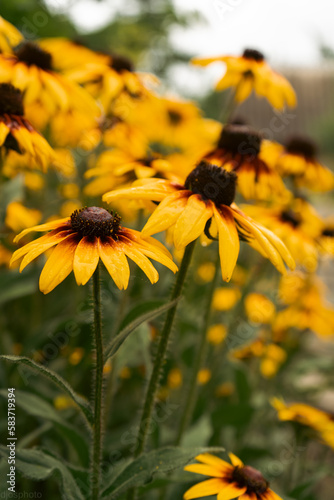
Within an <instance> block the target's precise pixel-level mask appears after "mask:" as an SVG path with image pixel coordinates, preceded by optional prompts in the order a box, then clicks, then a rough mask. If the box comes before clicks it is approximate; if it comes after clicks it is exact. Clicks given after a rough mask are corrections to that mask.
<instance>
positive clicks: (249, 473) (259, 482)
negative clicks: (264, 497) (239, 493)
mask: <svg viewBox="0 0 334 500" xmlns="http://www.w3.org/2000/svg"><path fill="white" fill-rule="evenodd" d="M232 479H233V481H235V482H236V483H237V484H238V486H240V487H241V488H244V487H245V486H246V488H247V493H255V494H257V495H261V494H262V493H264V492H265V491H266V490H267V489H268V486H269V483H268V481H266V480H265V479H264V477H263V476H262V474H261V472H259V471H258V470H256V469H254V468H253V467H250V466H249V465H246V466H245V467H235V469H234V470H233V472H232Z"/></svg>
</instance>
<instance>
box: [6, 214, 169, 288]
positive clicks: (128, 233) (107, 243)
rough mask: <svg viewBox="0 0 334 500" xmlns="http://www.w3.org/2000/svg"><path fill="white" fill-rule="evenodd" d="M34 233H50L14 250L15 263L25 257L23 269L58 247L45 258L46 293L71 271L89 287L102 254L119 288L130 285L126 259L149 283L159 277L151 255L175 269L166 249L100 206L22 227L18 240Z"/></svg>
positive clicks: (41, 284) (42, 278)
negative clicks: (27, 227)
mask: <svg viewBox="0 0 334 500" xmlns="http://www.w3.org/2000/svg"><path fill="white" fill-rule="evenodd" d="M31 231H39V232H43V231H50V232H48V233H47V234H46V235H44V236H42V237H40V238H38V239H37V240H35V241H32V242H31V243H28V244H27V245H25V246H24V247H22V248H20V249H19V250H16V252H15V253H14V255H13V257H12V260H11V262H15V261H17V260H18V259H21V258H23V260H22V262H21V266H20V271H22V270H23V269H24V268H25V267H26V266H27V265H28V264H29V263H30V262H31V261H32V260H33V259H35V258H36V257H38V256H39V255H41V254H42V253H44V252H45V251H47V250H48V249H50V248H52V247H55V248H54V249H53V251H52V253H51V255H50V257H49V259H48V260H47V262H46V264H45V266H44V268H43V270H42V273H41V276H40V281H39V287H40V290H41V291H42V292H43V293H49V292H51V291H52V290H53V289H54V288H55V287H56V286H57V285H59V283H61V282H62V281H63V280H64V279H65V278H66V277H67V276H68V275H69V274H70V273H71V271H72V270H73V272H74V276H75V279H76V282H77V284H78V285H85V284H86V283H87V282H88V280H89V279H90V278H91V276H92V275H93V273H94V271H95V269H96V267H97V265H98V263H99V260H100V258H101V260H102V262H103V263H104V265H105V267H106V268H107V270H108V272H109V274H110V276H111V277H112V279H113V280H114V281H115V283H116V285H117V286H118V288H120V289H123V288H124V289H125V288H127V286H128V282H129V277H130V269H129V264H128V261H127V258H126V257H128V258H130V259H131V260H133V261H134V262H135V263H136V264H137V265H138V266H139V267H140V268H141V269H142V270H143V271H144V273H145V274H146V275H147V277H148V278H149V280H150V281H151V283H155V282H156V281H158V279H159V275H158V273H157V271H156V269H155V268H154V267H153V265H152V264H151V262H150V261H149V259H148V258H147V257H150V258H152V259H153V260H156V261H157V262H160V263H161V264H163V265H164V266H166V267H168V268H169V269H171V270H172V271H173V272H176V271H177V267H176V265H175V264H174V262H173V261H172V260H171V256H170V254H169V252H168V251H167V250H166V248H165V247H164V246H163V245H162V244H161V243H159V242H158V241H156V240H154V239H153V238H150V237H143V236H142V235H141V234H140V233H138V231H134V230H132V229H127V228H125V227H122V226H121V225H120V217H119V215H117V214H113V213H109V212H108V211H107V210H104V209H103V208H98V207H89V208H83V209H81V210H80V211H75V212H74V213H73V214H72V215H71V217H68V218H65V219H59V220H55V221H52V222H49V223H46V224H42V225H40V226H35V227H32V228H30V229H26V230H24V231H22V232H21V233H20V234H19V235H18V236H17V237H16V239H15V240H16V241H18V240H19V239H21V238H22V237H23V236H25V235H26V234H27V233H29V232H31Z"/></svg>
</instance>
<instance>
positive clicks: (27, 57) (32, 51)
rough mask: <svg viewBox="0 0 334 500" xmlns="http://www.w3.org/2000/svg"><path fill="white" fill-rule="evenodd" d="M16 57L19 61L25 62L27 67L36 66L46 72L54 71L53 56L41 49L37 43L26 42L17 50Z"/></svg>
mask: <svg viewBox="0 0 334 500" xmlns="http://www.w3.org/2000/svg"><path fill="white" fill-rule="evenodd" d="M15 55H16V57H17V58H18V60H19V61H21V62H24V63H25V64H26V65H27V66H33V65H35V66H37V67H38V68H40V69H44V70H45V71H48V70H51V69H52V56H51V54H49V52H46V51H45V50H43V49H41V48H40V47H39V46H38V45H36V44H35V43H32V42H24V43H23V44H21V45H20V47H19V48H18V49H16V50H15Z"/></svg>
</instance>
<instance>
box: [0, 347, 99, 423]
mask: <svg viewBox="0 0 334 500" xmlns="http://www.w3.org/2000/svg"><path fill="white" fill-rule="evenodd" d="M1 359H3V360H5V361H10V362H11V363H18V364H22V365H25V366H27V367H29V368H31V369H32V370H34V371H37V372H39V373H40V374H41V375H43V376H44V377H46V378H48V379H49V380H51V382H53V383H54V384H56V385H57V386H58V387H59V388H60V389H61V390H62V391H64V392H65V393H66V394H67V395H68V396H70V398H71V399H73V401H74V402H75V403H76V404H77V405H78V407H79V408H80V410H81V411H82V413H83V414H84V416H85V417H86V419H87V421H88V422H89V423H90V424H92V423H93V421H94V417H93V412H92V410H91V407H90V404H89V402H88V401H86V400H85V399H84V398H83V397H81V396H79V394H77V393H76V392H74V390H73V389H72V387H71V386H70V385H69V384H68V383H67V382H66V380H64V379H63V378H62V377H61V376H60V375H58V373H56V372H54V371H52V370H50V369H49V368H46V367H45V366H43V365H40V364H38V363H36V362H35V361H33V360H32V359H30V358H26V357H23V356H14V355H6V354H3V355H0V360H1Z"/></svg>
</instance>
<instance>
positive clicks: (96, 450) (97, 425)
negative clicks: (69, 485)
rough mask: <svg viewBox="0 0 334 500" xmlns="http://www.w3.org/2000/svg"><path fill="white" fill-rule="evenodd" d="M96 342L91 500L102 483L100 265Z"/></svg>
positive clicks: (96, 275) (95, 282) (95, 296)
mask: <svg viewBox="0 0 334 500" xmlns="http://www.w3.org/2000/svg"><path fill="white" fill-rule="evenodd" d="M93 308H94V342H95V352H96V366H95V384H94V389H95V391H94V424H93V443H92V451H91V499H92V500H98V499H99V494H100V481H101V455H102V392H103V337H102V317H101V287H100V269H99V265H98V266H97V268H96V271H95V273H94V275H93Z"/></svg>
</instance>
